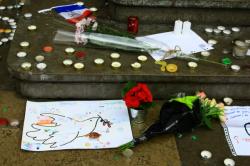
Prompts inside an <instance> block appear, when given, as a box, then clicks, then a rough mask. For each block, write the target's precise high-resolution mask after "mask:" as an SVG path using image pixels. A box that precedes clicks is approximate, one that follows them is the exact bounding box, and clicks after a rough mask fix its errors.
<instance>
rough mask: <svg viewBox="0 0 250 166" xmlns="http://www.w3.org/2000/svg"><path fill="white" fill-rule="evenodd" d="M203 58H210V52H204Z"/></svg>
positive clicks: (202, 53)
mask: <svg viewBox="0 0 250 166" xmlns="http://www.w3.org/2000/svg"><path fill="white" fill-rule="evenodd" d="M201 56H203V57H208V56H210V52H208V51H202V52H201Z"/></svg>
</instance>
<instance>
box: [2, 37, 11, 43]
mask: <svg viewBox="0 0 250 166" xmlns="http://www.w3.org/2000/svg"><path fill="white" fill-rule="evenodd" d="M8 41H9V39H8V38H6V37H5V38H2V39H1V42H3V43H7V42H8Z"/></svg>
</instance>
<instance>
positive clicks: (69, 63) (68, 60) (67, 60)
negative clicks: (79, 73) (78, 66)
mask: <svg viewBox="0 0 250 166" xmlns="http://www.w3.org/2000/svg"><path fill="white" fill-rule="evenodd" d="M63 64H64V66H71V65H72V64H73V61H72V60H71V59H65V60H64V61H63Z"/></svg>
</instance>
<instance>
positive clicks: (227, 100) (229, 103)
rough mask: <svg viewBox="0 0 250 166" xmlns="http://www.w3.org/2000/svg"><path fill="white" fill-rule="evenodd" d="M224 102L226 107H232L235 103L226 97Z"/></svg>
mask: <svg viewBox="0 0 250 166" xmlns="http://www.w3.org/2000/svg"><path fill="white" fill-rule="evenodd" d="M223 102H224V103H225V104H226V105H228V106H229V105H231V104H232V103H233V99H232V98H230V97H224V98H223Z"/></svg>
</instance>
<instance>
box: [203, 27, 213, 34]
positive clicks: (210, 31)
mask: <svg viewBox="0 0 250 166" xmlns="http://www.w3.org/2000/svg"><path fill="white" fill-rule="evenodd" d="M205 32H206V33H207V34H211V33H212V32H213V29H212V28H206V29H205Z"/></svg>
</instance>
